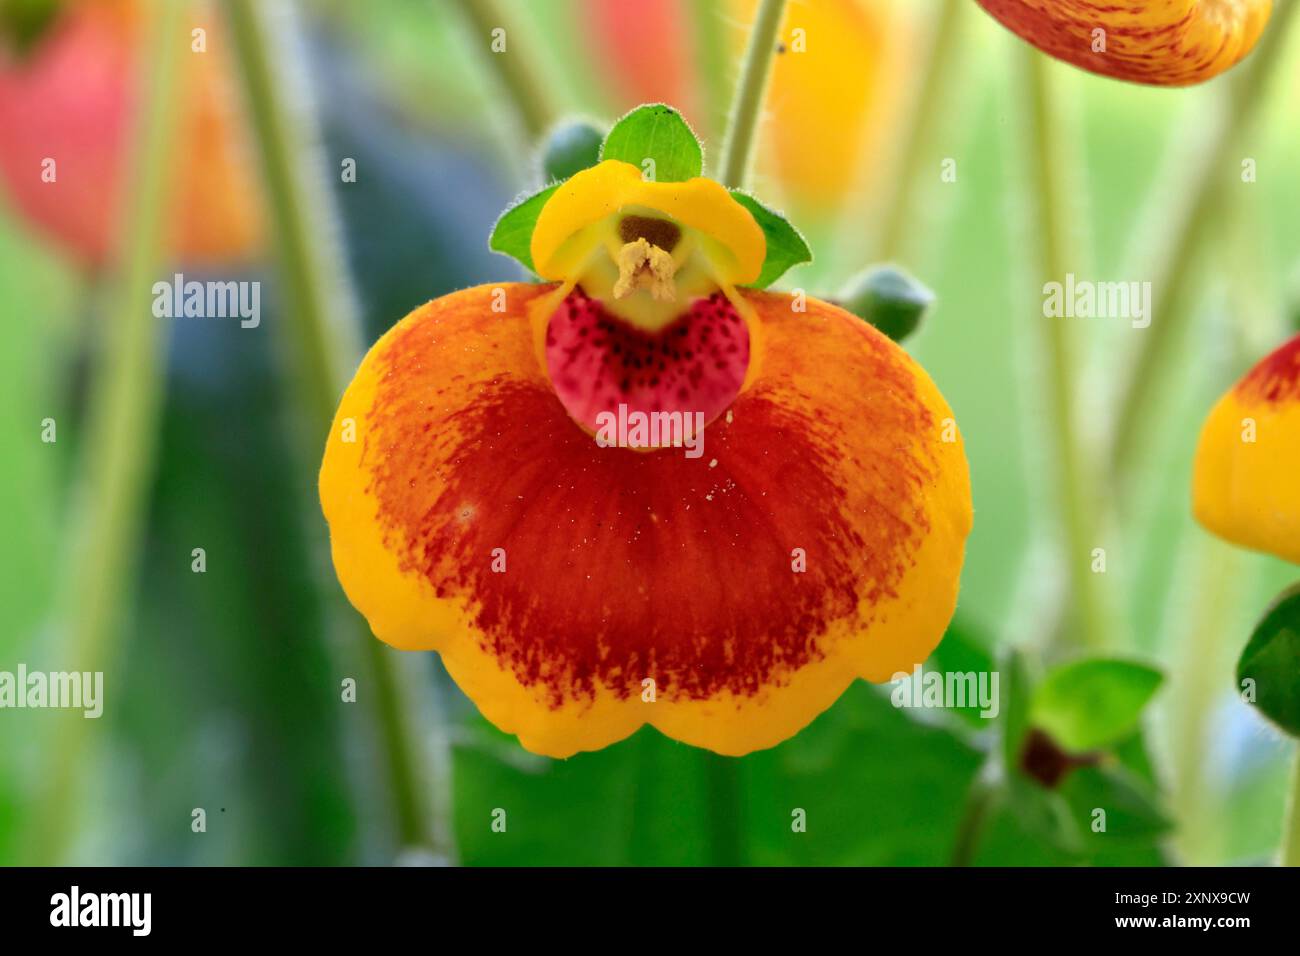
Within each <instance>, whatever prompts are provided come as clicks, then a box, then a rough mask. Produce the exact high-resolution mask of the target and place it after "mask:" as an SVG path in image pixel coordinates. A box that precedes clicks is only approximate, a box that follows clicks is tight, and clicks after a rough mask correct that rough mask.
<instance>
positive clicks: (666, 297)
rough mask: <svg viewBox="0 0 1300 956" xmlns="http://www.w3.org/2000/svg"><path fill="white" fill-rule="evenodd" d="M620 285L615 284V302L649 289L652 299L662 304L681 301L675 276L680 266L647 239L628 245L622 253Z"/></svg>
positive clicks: (620, 253) (619, 267)
mask: <svg viewBox="0 0 1300 956" xmlns="http://www.w3.org/2000/svg"><path fill="white" fill-rule="evenodd" d="M617 261H618V281H617V282H615V283H614V298H615V299H622V298H626V297H627V296H629V295H631V294H632V293H633V292H635V291H636V290H637V289H649V290H650V295H651V297H652V298H654V299H655V300H657V301H660V302H672V301H673V300H674V299H676V298H677V289H676V287H675V286H674V285H673V274H674V273H675V272H676V271H677V264H676V263H675V262H674V261H673V257H672V256H670V255H669V254H668V253H666V252H664V251H663V250H662V249H660V248H659V247H658V246H655V245H651V244H650V243H649V242H647V241H646V240H645V239H644V238H641V239H637V240H636V241H635V242H629V243H626V244H625V245H624V246H623V248H621V249H619V250H618V260H617Z"/></svg>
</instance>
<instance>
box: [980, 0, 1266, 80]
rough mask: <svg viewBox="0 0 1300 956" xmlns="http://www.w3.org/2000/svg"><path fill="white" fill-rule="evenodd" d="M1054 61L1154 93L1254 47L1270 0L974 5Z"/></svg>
mask: <svg viewBox="0 0 1300 956" xmlns="http://www.w3.org/2000/svg"><path fill="white" fill-rule="evenodd" d="M979 3H980V6H982V7H983V8H984V9H985V10H987V11H988V12H989V13H991V14H993V16H994V17H996V18H997V19H998V20H999V21H1000V22H1001V23H1002V24H1003V25H1004V26H1005V27H1007V29H1009V30H1011V31H1012V32H1013V33H1015V34H1016V35H1017V36H1019V37H1020V38H1021V39H1024V40H1027V41H1028V42H1030V43H1032V44H1033V45H1034V46H1036V47H1038V49H1040V50H1042V51H1043V52H1044V53H1049V54H1051V55H1052V56H1054V57H1056V58H1057V59H1058V60H1064V61H1066V62H1067V63H1073V64H1074V65H1075V66H1079V67H1082V68H1083V69H1085V70H1089V71H1090V72H1093V73H1100V74H1102V75H1103V76H1113V77H1116V78H1118V79H1121V80H1129V81H1131V82H1134V83H1147V84H1150V85H1153V86H1189V85H1191V84H1193V83H1201V82H1203V81H1205V80H1208V79H1210V78H1211V77H1214V76H1218V75H1219V74H1220V73H1222V72H1223V71H1224V70H1227V69H1229V68H1231V67H1232V66H1234V65H1235V64H1236V63H1237V62H1238V61H1240V60H1241V59H1242V58H1243V57H1245V56H1246V54H1248V53H1249V52H1250V51H1251V49H1252V48H1253V47H1254V46H1255V41H1257V40H1258V39H1259V37H1260V34H1261V33H1263V31H1264V24H1265V23H1267V22H1268V17H1269V14H1270V12H1271V11H1272V7H1273V0H979Z"/></svg>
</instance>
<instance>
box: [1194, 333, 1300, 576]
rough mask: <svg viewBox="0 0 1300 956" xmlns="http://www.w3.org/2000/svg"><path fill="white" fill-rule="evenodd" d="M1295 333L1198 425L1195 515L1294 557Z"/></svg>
mask: <svg viewBox="0 0 1300 956" xmlns="http://www.w3.org/2000/svg"><path fill="white" fill-rule="evenodd" d="M1298 476H1300V336H1297V337H1296V338H1294V339H1292V340H1291V341H1289V342H1287V343H1286V344H1285V345H1283V346H1282V347H1281V348H1279V349H1278V350H1277V351H1275V352H1273V353H1272V354H1271V355H1269V356H1267V357H1266V358H1264V359H1263V361H1261V362H1260V363H1259V364H1258V365H1256V366H1255V367H1254V368H1252V369H1251V370H1250V371H1249V372H1247V373H1246V375H1245V376H1244V377H1243V378H1242V380H1241V381H1240V382H1238V383H1237V384H1236V385H1234V386H1233V387H1232V388H1231V389H1230V390H1229V391H1228V393H1227V394H1226V395H1224V396H1223V397H1222V398H1221V399H1219V402H1218V404H1216V405H1215V406H1214V408H1213V409H1212V410H1211V412H1210V414H1209V417H1208V418H1207V419H1206V421H1205V426H1204V428H1203V429H1202V431H1201V440H1200V444H1199V446H1198V447H1197V450H1196V463H1195V467H1194V472H1193V481H1192V507H1193V511H1194V513H1195V515H1196V519H1197V520H1198V521H1200V523H1201V524H1202V525H1204V526H1205V527H1206V528H1207V529H1208V530H1210V531H1212V532H1214V533H1215V534H1217V535H1218V536H1219V537H1221V538H1224V539H1226V540H1228V541H1231V542H1233V543H1235V544H1240V545H1242V546H1244V547H1247V548H1253V549H1255V550H1257V551H1267V552H1269V553H1270V554H1275V555H1277V556H1278V557H1280V558H1285V559H1287V560H1288V561H1293V562H1295V563H1297V564H1300V477H1298Z"/></svg>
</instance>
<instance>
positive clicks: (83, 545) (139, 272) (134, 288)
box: [28, 2, 189, 865]
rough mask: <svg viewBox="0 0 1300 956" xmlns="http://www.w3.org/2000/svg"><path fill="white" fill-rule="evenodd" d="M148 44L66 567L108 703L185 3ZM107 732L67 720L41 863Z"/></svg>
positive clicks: (136, 502)
mask: <svg viewBox="0 0 1300 956" xmlns="http://www.w3.org/2000/svg"><path fill="white" fill-rule="evenodd" d="M157 6H158V7H159V8H160V9H159V12H158V14H157V16H156V18H154V20H153V24H154V26H153V33H152V36H151V38H150V40H149V42H150V44H151V46H150V47H149V49H150V53H151V55H150V56H148V57H146V58H142V61H141V62H143V63H146V64H149V69H148V70H147V73H146V74H145V75H142V76H140V77H139V78H138V81H139V82H140V83H141V85H142V89H144V90H146V91H147V94H146V95H145V96H144V97H143V102H144V104H145V108H144V110H143V112H142V114H141V120H140V123H139V126H138V127H137V129H136V133H135V140H134V142H133V146H132V158H131V165H130V167H129V168H130V171H131V175H130V176H129V177H128V178H126V180H125V181H126V182H128V183H130V184H131V191H130V194H129V196H130V198H129V201H128V204H127V206H126V215H125V217H124V219H123V222H124V223H125V229H126V232H125V235H124V237H123V238H124V244H123V245H122V247H121V250H122V255H121V257H120V259H119V265H120V271H119V273H118V274H117V277H116V280H115V284H114V291H113V293H112V297H111V299H110V305H109V310H108V314H107V316H105V321H104V322H102V323H101V324H100V326H99V327H100V329H102V330H103V332H102V334H101V348H102V352H101V355H100V358H99V364H98V366H97V368H96V369H95V372H94V376H93V380H92V386H91V390H90V395H89V398H88V400H87V403H86V405H87V409H88V414H89V421H88V423H87V427H86V434H87V438H86V443H85V446H84V448H83V450H82V457H81V462H80V464H79V466H78V469H79V475H78V480H77V495H78V497H77V504H76V507H75V508H74V510H73V514H74V515H75V518H74V520H73V521H72V522H71V523H70V524H69V529H70V531H71V532H72V533H73V535H74V537H73V544H72V546H71V549H70V553H69V556H68V562H67V565H66V567H67V580H68V581H69V582H70V591H69V593H68V595H67V598H66V603H65V605H64V606H65V607H66V608H67V615H68V616H67V619H66V632H65V633H63V634H62V635H61V636H60V639H61V640H62V641H63V642H64V644H63V646H62V648H61V650H62V651H63V653H65V654H66V657H64V658H63V659H62V664H61V665H60V666H63V667H65V668H66V669H68V670H77V671H91V672H95V671H106V672H107V673H106V674H105V678H106V680H105V684H106V685H107V691H106V696H109V699H110V700H111V699H112V698H111V695H112V694H113V692H114V691H115V690H120V689H121V686H122V681H121V679H120V674H119V672H117V671H116V670H114V669H113V667H114V664H115V663H116V661H115V657H116V646H115V641H116V638H117V636H118V634H119V632H120V628H121V615H122V609H123V605H124V603H125V599H126V596H127V595H128V594H129V593H130V591H131V586H132V582H133V571H134V567H133V563H132V558H131V556H132V555H134V554H135V553H136V546H137V544H138V542H139V539H140V535H141V526H142V524H143V521H144V508H145V502H146V500H147V490H148V483H149V480H150V478H151V475H152V473H153V464H154V455H155V451H156V433H157V423H158V418H159V415H160V411H161V407H162V396H163V384H162V363H163V354H164V351H165V349H164V342H165V339H166V334H167V324H166V320H164V319H158V318H156V317H155V316H154V314H153V310H152V307H151V301H152V297H153V296H152V287H153V283H154V282H155V281H156V280H157V279H158V276H159V272H160V271H161V264H162V261H163V243H164V229H165V226H166V222H167V220H166V216H165V211H166V207H167V203H168V200H169V192H170V188H171V183H172V175H173V172H174V163H173V156H172V151H171V148H170V147H171V144H172V143H173V142H174V141H175V130H176V127H177V119H178V115H179V110H178V103H179V100H180V97H181V93H182V90H183V79H184V71H183V70H181V69H180V68H179V60H180V57H181V56H182V55H183V54H184V53H185V52H186V51H187V50H188V39H189V38H188V34H187V33H185V32H184V31H183V30H181V29H180V20H181V13H182V12H183V10H184V4H180V3H170V2H169V3H160V4H158V5H157ZM99 726H101V725H100V724H99V723H97V722H96V721H87V720H85V719H83V718H82V716H81V715H80V714H77V715H76V716H74V717H67V718H65V719H63V720H62V721H61V723H60V725H59V728H58V731H57V739H56V741H55V742H54V745H53V746H52V747H51V748H50V751H49V753H50V766H49V767H48V768H47V770H46V771H45V772H44V773H42V775H41V778H42V779H41V796H40V798H39V799H38V801H37V807H36V810H35V822H34V824H33V826H32V827H31V831H30V833H29V834H28V838H29V852H30V854H31V856H32V862H33V863H39V864H42V865H50V864H56V863H60V862H62V861H63V858H64V855H65V854H66V853H67V852H68V847H69V845H70V844H71V843H72V842H73V841H74V840H75V837H76V835H77V829H78V828H77V826H76V821H77V820H79V819H81V818H82V817H83V816H84V814H82V813H80V812H74V811H73V809H72V808H73V807H75V806H76V804H77V801H78V799H79V798H80V795H81V794H83V793H84V790H83V788H82V787H81V786H79V785H78V783H77V779H78V776H79V774H80V771H81V767H82V766H83V764H84V762H85V757H86V752H87V749H88V748H87V746H86V742H87V741H86V738H87V732H88V730H89V729H90V728H91V727H95V728H98V727H99Z"/></svg>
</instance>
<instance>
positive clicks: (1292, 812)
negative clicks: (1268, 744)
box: [1278, 747, 1300, 866]
mask: <svg viewBox="0 0 1300 956" xmlns="http://www.w3.org/2000/svg"><path fill="white" fill-rule="evenodd" d="M1278 862H1279V863H1281V864H1282V866H1300V747H1297V750H1296V755H1295V765H1294V766H1293V767H1292V768H1291V792H1290V793H1288V794H1287V803H1286V816H1285V818H1284V819H1283V821H1282V846H1281V851H1280V855H1279V857H1278Z"/></svg>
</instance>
